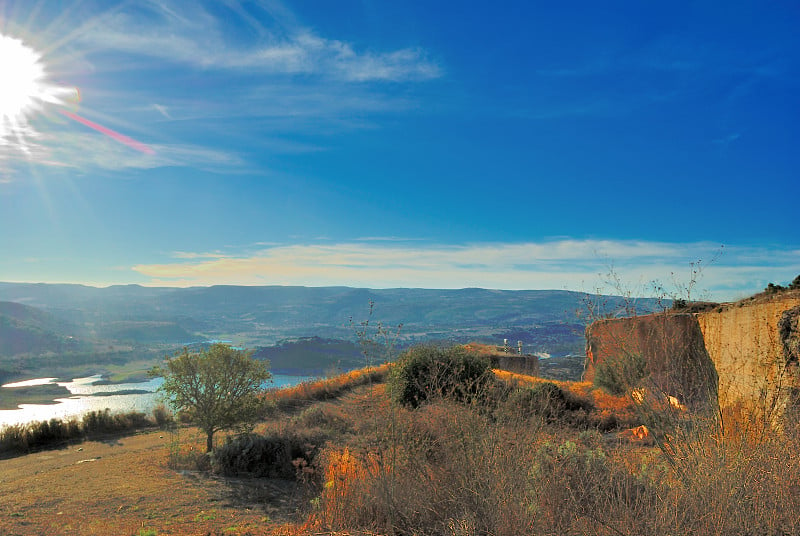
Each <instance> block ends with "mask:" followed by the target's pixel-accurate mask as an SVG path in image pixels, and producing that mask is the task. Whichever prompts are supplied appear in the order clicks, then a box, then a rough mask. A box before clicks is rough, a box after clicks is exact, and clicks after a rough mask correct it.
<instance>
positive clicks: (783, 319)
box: [585, 292, 800, 412]
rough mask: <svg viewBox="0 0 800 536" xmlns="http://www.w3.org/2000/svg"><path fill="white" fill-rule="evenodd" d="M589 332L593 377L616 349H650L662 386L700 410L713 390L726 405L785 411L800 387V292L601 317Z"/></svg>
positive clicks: (651, 367)
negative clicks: (703, 307) (688, 309)
mask: <svg viewBox="0 0 800 536" xmlns="http://www.w3.org/2000/svg"><path fill="white" fill-rule="evenodd" d="M586 337H587V346H586V372H585V379H587V380H593V379H594V376H595V374H596V373H597V370H598V367H601V366H603V363H604V361H606V360H608V359H610V358H614V357H615V356H621V355H639V356H643V357H644V358H645V360H646V367H647V372H648V374H649V375H650V376H651V377H652V378H653V380H654V382H655V384H656V386H657V387H658V389H659V390H661V391H662V392H663V393H666V394H669V395H673V396H675V397H677V398H678V399H679V400H680V402H681V403H683V404H686V405H687V406H688V407H689V408H690V409H692V410H696V409H697V408H698V405H702V402H703V397H704V396H707V395H708V394H711V393H713V396H714V397H717V398H718V400H719V405H720V407H721V408H723V409H725V408H729V407H737V406H746V407H755V406H765V405H771V406H772V407H775V408H778V410H779V412H780V411H781V409H782V408H785V407H786V405H787V404H789V403H793V404H794V403H795V402H796V400H797V398H798V397H797V393H798V392H800V391H798V388H799V387H800V374H799V373H798V368H800V366H799V365H798V363H799V362H800V293H797V292H792V293H790V294H786V295H779V296H775V297H772V298H770V299H764V300H761V301H757V302H748V303H743V304H733V305H729V306H727V307H724V308H720V309H717V310H709V311H703V312H699V313H693V314H673V313H660V314H655V315H648V316H641V317H636V318H624V319H613V320H601V321H598V322H595V323H593V324H592V325H591V326H589V328H588V329H587V333H586Z"/></svg>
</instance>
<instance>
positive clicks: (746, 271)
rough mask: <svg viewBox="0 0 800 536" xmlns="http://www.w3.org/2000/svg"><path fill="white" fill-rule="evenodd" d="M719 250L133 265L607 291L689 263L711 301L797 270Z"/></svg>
mask: <svg viewBox="0 0 800 536" xmlns="http://www.w3.org/2000/svg"><path fill="white" fill-rule="evenodd" d="M719 251H720V250H719V246H716V245H714V244H711V243H708V242H697V243H688V244H678V243H665V242H645V241H613V240H571V239H563V240H555V241H549V242H541V243H522V244H472V245H461V246H452V245H434V246H428V247H409V246H407V245H398V244H391V243H372V244H369V243H363V242H362V243H340V244H307V245H290V246H273V247H268V248H264V249H261V250H259V251H257V252H255V253H250V254H247V255H239V256H235V255H234V256H230V255H228V254H226V255H218V256H208V257H207V258H202V255H199V256H198V257H197V259H191V258H190V257H187V255H186V253H182V254H181V255H180V259H181V260H176V262H171V263H164V264H140V265H137V266H134V267H133V270H135V271H136V272H138V273H139V274H142V275H144V276H146V277H149V278H150V284H153V285H176V286H191V285H211V284H240V285H266V284H283V285H310V286H318V285H349V286H366V287H378V288H388V287H427V288H463V287H485V288H500V289H543V288H554V289H572V290H584V291H593V290H596V289H598V288H600V290H605V291H609V292H613V291H615V290H617V289H613V288H603V287H604V286H605V285H606V280H607V275H608V273H609V270H613V272H614V274H615V276H616V277H619V279H620V280H622V281H623V282H625V283H626V285H629V287H628V288H630V289H634V291H635V292H641V291H642V289H645V287H647V288H648V289H649V287H650V286H651V285H650V284H651V283H652V282H654V281H661V282H662V284H664V285H665V286H667V287H668V288H669V287H670V286H672V285H673V284H677V285H679V286H685V285H688V284H689V283H690V281H691V279H692V277H694V276H693V275H692V273H691V272H692V269H693V268H695V267H697V266H700V267H701V269H702V270H701V271H702V279H701V280H700V281H698V283H697V288H696V289H695V290H698V289H699V290H707V291H708V293H709V294H710V296H711V297H713V298H715V299H730V298H735V297H738V296H743V295H746V294H749V293H752V292H755V291H757V290H759V289H761V288H763V287H764V286H765V285H766V282H769V281H782V280H784V279H786V278H789V279H791V277H794V275H792V274H795V275H796V273H800V256H798V252H797V251H793V250H789V249H781V248H752V247H730V246H729V247H725V248H724V251H725V254H724V255H723V256H721V257H720V256H719ZM176 257H178V256H176ZM201 258H202V259H201ZM186 259H190V260H196V262H186ZM712 259H714V262H713V263H709V261H711V260H712ZM698 261H700V263H699V264H698ZM703 261H705V263H706V264H704V262H703ZM691 263H694V265H692V264H691Z"/></svg>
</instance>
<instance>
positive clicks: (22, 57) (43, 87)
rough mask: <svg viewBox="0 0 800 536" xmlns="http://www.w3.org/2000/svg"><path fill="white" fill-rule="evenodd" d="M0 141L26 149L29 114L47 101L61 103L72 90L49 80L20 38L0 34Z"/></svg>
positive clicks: (41, 65)
mask: <svg viewBox="0 0 800 536" xmlns="http://www.w3.org/2000/svg"><path fill="white" fill-rule="evenodd" d="M0 77H1V78H2V82H1V83H0V145H9V144H16V145H18V146H20V148H22V149H25V146H26V141H25V140H26V138H27V137H30V136H31V135H32V133H33V130H32V129H31V127H30V125H29V118H30V117H31V116H32V115H33V114H35V113H37V112H40V111H42V109H43V108H44V106H45V105H46V104H56V105H58V104H63V103H64V99H65V98H66V97H67V96H69V95H71V94H72V95H74V93H75V90H74V89H70V88H65V87H61V86H58V85H55V84H52V83H50V82H48V80H47V74H46V72H45V68H44V65H43V63H42V58H41V56H40V55H39V53H38V52H36V51H35V50H34V49H32V48H30V47H29V46H27V45H26V44H25V43H23V42H22V41H21V40H19V39H16V38H13V37H8V36H6V35H2V34H0Z"/></svg>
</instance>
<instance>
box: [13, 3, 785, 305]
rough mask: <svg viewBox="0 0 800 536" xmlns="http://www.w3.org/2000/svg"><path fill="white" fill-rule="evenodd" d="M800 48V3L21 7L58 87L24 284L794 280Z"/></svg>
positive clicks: (26, 163)
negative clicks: (609, 276) (696, 271)
mask: <svg viewBox="0 0 800 536" xmlns="http://www.w3.org/2000/svg"><path fill="white" fill-rule="evenodd" d="M799 26H800V8H798V7H797V4H796V3H794V2H755V1H754V2H670V3H662V4H656V3H652V2H639V1H635V2H633V1H632V2H614V3H610V4H609V3H598V2H558V3H556V2H504V3H500V4H498V3H496V2H469V1H461V2H376V1H370V0H359V1H348V0H341V1H338V2H329V1H304V2H297V3H291V2H280V1H272V0H265V1H252V2H245V1H240V0H218V1H214V2H195V1H191V2H190V1H166V0H151V1H135V2H134V1H130V2H112V1H103V2H99V1H92V0H86V1H80V2H78V1H76V2H74V3H70V2H69V1H67V2H62V1H59V2H55V1H43V0H25V1H7V0H6V1H4V0H0V34H2V35H3V36H5V37H4V39H5V43H6V44H9V43H12V42H14V43H20V42H21V43H22V44H24V46H25V47H28V48H29V49H30V50H33V51H35V52H36V53H37V54H40V55H41V58H40V61H39V65H40V66H41V67H42V68H43V73H44V74H43V75H42V76H41V77H40V78H39V79H38V80H37V84H38V88H39V90H40V91H39V93H38V94H37V96H36V97H35V98H32V99H31V101H30V103H29V106H27V107H26V108H25V110H24V112H23V113H21V115H20V114H14V117H13V118H12V119H13V123H10V122H9V119H8V117H6V119H4V123H3V124H4V125H5V128H4V129H3V128H0V144H1V145H0V207H2V211H0V229H2V231H1V232H0V250H1V251H2V252H3V253H2V255H0V280H4V281H36V282H39V281H42V282H78V283H86V284H92V285H101V286H102V285H109V284H117V283H139V284H146V285H163V286H187V285H211V284H223V283H228V284H257V285H271V284H277V285H293V284H300V285H312V286H317V285H350V286H370V287H397V286H402V287H434V288H461V287H470V286H478V287H487V288H507V289H536V288H551V289H552V288H554V289H573V290H593V289H595V288H598V287H603V286H604V281H605V279H606V278H605V277H604V276H603V274H606V273H607V272H608V271H609V270H610V269H613V271H614V272H615V273H616V274H617V275H618V276H619V277H620V278H621V279H622V280H623V281H624V283H625V285H626V287H628V288H631V289H634V290H635V289H639V288H644V287H648V286H649V282H650V281H653V280H659V281H661V282H662V283H664V284H665V285H666V286H668V287H670V288H673V289H674V288H675V284H676V285H677V288H678V289H680V288H681V287H684V286H686V285H687V284H689V283H690V282H691V281H692V279H693V277H692V275H691V273H692V270H693V265H692V263H695V265H694V266H697V262H698V261H700V263H699V265H700V267H701V272H702V273H701V276H702V277H701V278H700V279H699V282H698V284H697V285H696V288H695V292H703V293H704V294H706V295H707V297H710V298H715V299H731V298H737V297H741V296H744V295H747V294H750V293H752V292H756V291H758V290H761V289H762V288H763V287H764V286H766V284H767V283H768V282H777V283H787V282H788V281H790V280H791V279H792V278H794V276H796V275H798V274H800V233H798V221H799V218H798V216H797V213H798V211H797V206H798V199H799V198H800V186H798V184H799V183H800V181H798V169H800V150H798V149H797V147H798V140H800V122H798V121H797V119H798V109H800V107H798V104H800V102H798V101H800V97H798V95H800V41H798V39H797V36H796V29H797V28H798V27H799ZM2 43H3V41H2V40H0V45H2ZM7 56H8V55H7ZM8 62H9V57H3V58H0V70H4V71H5V73H6V74H0V78H3V77H6V76H19V75H18V74H17V72H16V71H15V69H14V68H12V67H8V64H9V63H8ZM0 72H2V71H0ZM9 73H11V74H9ZM2 99H3V96H2V93H0V113H3V110H6V111H5V113H6V115H8V114H9V113H10V112H8V109H9V107H8V105H6V106H5V107H4V105H3V102H2ZM76 118H78V119H76ZM80 118H82V119H80ZM87 120H88V122H87ZM81 121H83V122H81ZM89 122H91V123H89ZM9 125H13V128H12V127H11V126H9ZM92 125H93V126H92ZM102 128H105V129H110V131H113V133H118V134H119V135H121V136H124V138H122V137H120V136H117V137H116V138H115V137H114V135H113V133H109V130H106V131H101V129H102ZM635 291H636V290H635ZM637 292H638V291H637Z"/></svg>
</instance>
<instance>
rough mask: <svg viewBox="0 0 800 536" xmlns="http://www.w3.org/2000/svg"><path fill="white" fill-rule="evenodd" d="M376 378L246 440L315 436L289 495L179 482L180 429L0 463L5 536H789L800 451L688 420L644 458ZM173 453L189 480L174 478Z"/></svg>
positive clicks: (603, 400)
mask: <svg viewBox="0 0 800 536" xmlns="http://www.w3.org/2000/svg"><path fill="white" fill-rule="evenodd" d="M371 374H372V372H368V371H362V372H353V373H350V374H348V375H347V377H346V378H339V379H335V381H331V380H328V382H330V383H327V384H326V383H325V382H315V383H316V384H317V385H316V387H312V386H310V385H307V386H304V387H299V388H293V389H291V390H286V392H285V393H283V394H281V395H279V398H280V399H282V400H283V402H282V407H283V408H284V409H283V410H282V412H281V413H280V414H279V415H277V417H276V418H275V419H274V420H271V421H268V422H266V423H262V424H260V425H259V426H258V427H257V432H258V433H259V434H261V435H262V436H263V437H267V438H275V440H274V441H273V443H271V444H282V443H281V442H286V441H288V440H289V439H291V438H293V437H299V436H300V435H303V437H312V436H313V437H314V438H315V439H314V449H315V451H314V454H313V456H309V457H308V459H304V462H298V463H297V464H296V465H294V466H293V468H294V470H296V474H297V476H298V478H299V480H296V481H295V480H286V479H269V478H243V477H241V476H239V477H229V478H222V477H219V476H213V475H211V474H207V473H202V472H200V473H198V472H195V471H186V470H185V469H186V468H189V467H190V466H191V465H192V464H193V463H195V462H194V461H193V459H192V457H193V456H194V455H195V454H194V453H196V452H201V451H202V450H203V448H202V442H203V438H202V437H200V436H199V435H197V434H196V433H194V432H192V431H191V429H186V428H184V429H182V430H181V431H180V436H172V435H170V434H167V433H161V435H163V438H161V439H157V438H158V434H159V433H158V432H157V433H156V434H150V435H147V436H134V437H131V438H124V439H121V440H119V441H118V444H117V445H113V444H100V443H86V444H84V448H85V452H80V453H78V452H76V449H75V448H74V447H73V448H71V449H68V450H64V451H54V452H51V453H49V454H46V453H39V454H34V455H30V456H28V457H21V458H17V459H14V460H5V461H0V474H2V475H3V476H2V481H0V494H2V495H3V496H4V498H5V499H4V503H3V505H0V533H4V534H5V533H9V534H15V533H16V534H48V533H62V534H137V532H138V531H140V530H142V529H147V530H151V529H152V532H151V533H154V534H167V533H168V534H177V535H181V534H242V535H244V534H282V535H286V536H289V535H301V534H302V535H305V534H320V535H321V534H326V535H334V534H335V535H344V534H352V535H378V534H385V535H390V534H391V535H412V534H414V535H420V536H422V535H448V536H477V535H488V534H491V535H498V536H499V535H518V534H534V535H536V534H568V535H577V534H586V535H589V534H592V535H594V534H600V535H604V534H607V535H619V534H625V535H634V534H636V535H643V536H650V535H652V536H656V535H658V536H663V535H664V534H719V535H722V534H754V535H755V534H759V535H761V534H763V535H778V534H800V439H798V437H797V436H795V435H793V434H791V433H789V432H786V433H784V434H780V435H775V434H772V435H764V434H761V435H755V434H748V433H745V432H741V431H740V432H739V433H736V434H734V433H729V432H727V431H725V430H723V429H722V428H721V427H719V426H712V427H710V428H709V426H708V425H709V423H707V422H705V421H704V420H703V418H701V417H699V416H690V417H686V418H683V419H682V420H681V426H679V427H674V428H672V429H671V430H670V434H671V435H670V436H669V437H668V438H666V439H667V441H666V442H665V443H664V444H665V445H666V446H667V448H664V449H660V448H656V447H642V446H637V445H630V444H627V443H623V442H620V441H618V440H617V439H616V436H615V435H613V434H611V435H604V434H602V433H600V432H598V431H597V430H594V429H591V428H589V429H586V426H583V427H582V429H576V428H574V427H572V426H569V425H567V424H565V423H564V422H555V423H552V422H548V421H547V420H544V419H542V418H540V416H539V415H537V414H535V413H530V412H524V411H523V412H517V413H508V412H505V413H503V412H499V411H498V408H499V407H500V404H501V403H502V401H501V400H498V399H497V393H495V394H494V395H493V396H490V397H486V398H483V399H481V402H473V403H470V404H463V403H457V402H454V401H452V400H446V399H436V400H433V401H431V402H429V403H426V404H423V405H421V406H420V407H419V408H417V409H414V410H411V409H407V408H403V407H400V406H398V405H396V404H393V403H391V397H390V393H389V392H388V391H387V388H386V385H385V384H384V383H381V380H380V376H378V377H376V376H371ZM496 375H497V376H498V378H500V379H501V380H503V381H505V382H509V383H511V384H513V385H514V386H515V387H520V386H523V387H524V386H535V385H539V384H541V383H542V382H541V381H540V380H538V379H529V377H521V376H520V375H513V376H511V375H506V374H503V373H496ZM383 377H385V369H384V372H383ZM366 378H371V379H366ZM557 385H558V387H559V388H561V389H562V390H564V391H565V392H569V393H571V395H572V396H575V397H582V398H583V399H585V400H590V401H591V402H592V403H593V404H594V406H595V409H594V410H593V414H596V415H610V416H614V418H617V415H618V414H620V413H625V412H630V411H631V403H630V402H629V401H627V400H625V399H622V398H619V397H612V396H610V395H607V394H605V393H604V392H603V391H600V390H596V389H592V388H591V386H590V385H589V384H569V383H557ZM332 390H338V393H339V395H338V396H335V397H332V396H331V395H330V393H331V392H332ZM499 392H508V391H502V390H501V391H499ZM276 394H277V393H273V394H272V395H271V396H275V395H276ZM484 403H490V406H489V407H487V406H484V405H482V404H484ZM665 418H666V417H665ZM729 418H730V419H733V416H729ZM739 418H742V419H745V418H747V416H746V415H740V416H739ZM592 422H593V421H592ZM584 424H585V423H584ZM712 424H713V423H712ZM731 426H732V425H731ZM176 437H177V440H176V439H175V438H176ZM145 438H149V439H147V441H145ZM247 444H248V445H249V444H250V443H247ZM253 444H255V443H253ZM298 444H302V445H303V448H305V443H303V442H298ZM670 449H671V450H670ZM262 450H264V449H262ZM287 452H288V454H289V455H290V456H289V457H284V459H283V462H282V463H283V465H284V466H285V465H286V463H285V462H286V461H287V460H290V458H292V457H293V456H294V454H293V453H292V452H291V450H289V451H287ZM44 455H47V456H50V457H51V458H50V459H47V460H44V459H40V458H41V457H42V456H44ZM170 456H175V457H176V460H178V461H180V460H181V459H182V460H183V461H184V462H186V463H187V464H188V465H187V466H186V467H183V468H182V469H183V470H181V471H175V470H173V469H170V468H169V467H170V465H171V461H170ZM84 459H94V460H95V461H93V462H91V463H82V464H78V462H80V461H82V460H84ZM290 461H295V460H290ZM34 466H35V467H36V470H38V471H41V473H40V474H38V475H35V474H33V471H31V470H30V469H31V468H32V467H34ZM132 468H136V470H132ZM245 470H246V471H252V469H251V468H250V467H249V466H248V467H246V469H245ZM284 476H288V473H287V474H286V475H284ZM59 512H60V513H59Z"/></svg>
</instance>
